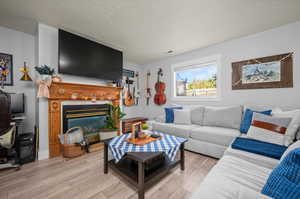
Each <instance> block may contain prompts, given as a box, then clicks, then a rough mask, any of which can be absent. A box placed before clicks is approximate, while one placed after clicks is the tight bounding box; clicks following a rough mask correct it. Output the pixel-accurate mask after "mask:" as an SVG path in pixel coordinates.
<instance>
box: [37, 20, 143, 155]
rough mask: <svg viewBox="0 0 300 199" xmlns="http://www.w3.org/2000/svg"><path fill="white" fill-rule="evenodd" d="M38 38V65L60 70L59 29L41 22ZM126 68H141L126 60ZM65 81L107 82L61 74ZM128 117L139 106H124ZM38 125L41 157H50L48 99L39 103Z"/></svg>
mask: <svg viewBox="0 0 300 199" xmlns="http://www.w3.org/2000/svg"><path fill="white" fill-rule="evenodd" d="M36 40H37V41H38V45H37V47H36V48H37V51H38V53H37V54H38V55H37V56H38V65H44V64H46V65H48V66H50V67H52V68H54V69H55V72H58V29H57V28H54V27H51V26H48V25H44V24H39V25H38V33H37V37H36ZM124 68H127V69H131V70H139V67H138V65H136V64H133V63H130V62H128V61H126V60H125V61H124ZM59 76H60V77H62V79H63V81H64V82H72V83H84V84H94V85H104V84H105V83H106V82H105V81H101V80H99V79H94V78H85V77H78V76H71V75H63V74H59ZM124 111H125V113H126V114H127V117H130V116H135V115H136V114H138V113H139V111H138V106H134V107H124ZM38 112H39V113H38V115H39V118H38V121H39V122H38V124H39V125H38V126H39V130H40V152H39V159H45V158H48V157H49V146H48V145H49V140H48V101H47V99H39V105H38Z"/></svg>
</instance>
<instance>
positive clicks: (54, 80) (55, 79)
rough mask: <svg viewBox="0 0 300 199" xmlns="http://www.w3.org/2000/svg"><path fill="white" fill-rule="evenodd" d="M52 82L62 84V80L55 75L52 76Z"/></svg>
mask: <svg viewBox="0 0 300 199" xmlns="http://www.w3.org/2000/svg"><path fill="white" fill-rule="evenodd" d="M52 81H53V82H62V78H61V77H59V76H57V75H53V76H52Z"/></svg>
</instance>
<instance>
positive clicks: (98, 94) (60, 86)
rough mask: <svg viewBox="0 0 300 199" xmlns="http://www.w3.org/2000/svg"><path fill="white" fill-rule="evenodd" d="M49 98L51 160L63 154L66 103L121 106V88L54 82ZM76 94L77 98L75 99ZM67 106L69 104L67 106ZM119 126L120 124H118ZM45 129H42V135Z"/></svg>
mask: <svg viewBox="0 0 300 199" xmlns="http://www.w3.org/2000/svg"><path fill="white" fill-rule="evenodd" d="M49 91H50V97H49V98H48V137H49V156H50V158H52V157H56V156H59V155H60V154H61V148H60V143H59V140H58V134H60V133H61V131H62V130H63V128H62V127H63V124H62V112H63V105H64V103H65V102H66V101H74V102H78V101H85V102H89V104H92V103H93V102H98V101H103V102H110V103H112V105H114V106H119V105H120V91H121V88H118V87H112V86H97V85H87V84H75V83H66V82H53V83H52V84H51V87H50V89H49ZM74 93H76V98H74ZM66 105H67V104H66ZM117 125H118V126H119V122H118V123H117ZM42 130H43V129H40V133H43V132H42Z"/></svg>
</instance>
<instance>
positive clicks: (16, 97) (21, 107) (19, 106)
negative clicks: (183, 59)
mask: <svg viewBox="0 0 300 199" xmlns="http://www.w3.org/2000/svg"><path fill="white" fill-rule="evenodd" d="M9 95H10V108H11V113H12V114H22V113H25V103H24V101H25V96H24V93H10V94H9Z"/></svg>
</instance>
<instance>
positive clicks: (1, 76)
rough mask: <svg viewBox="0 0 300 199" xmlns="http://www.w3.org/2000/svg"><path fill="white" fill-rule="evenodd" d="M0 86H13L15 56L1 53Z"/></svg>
mask: <svg viewBox="0 0 300 199" xmlns="http://www.w3.org/2000/svg"><path fill="white" fill-rule="evenodd" d="M0 86H1V87H2V88H4V86H13V56H12V55H10V54H5V53H0Z"/></svg>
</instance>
